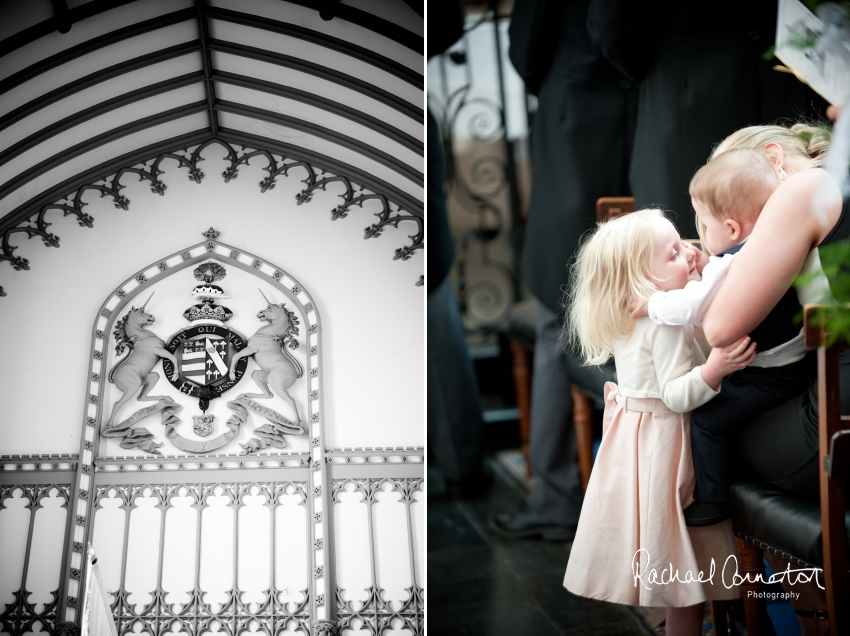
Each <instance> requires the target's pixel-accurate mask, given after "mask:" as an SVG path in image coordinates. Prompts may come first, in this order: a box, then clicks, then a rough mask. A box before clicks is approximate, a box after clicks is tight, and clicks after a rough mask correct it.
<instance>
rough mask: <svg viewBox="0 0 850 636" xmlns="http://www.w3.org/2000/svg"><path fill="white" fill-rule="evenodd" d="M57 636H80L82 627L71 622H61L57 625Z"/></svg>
mask: <svg viewBox="0 0 850 636" xmlns="http://www.w3.org/2000/svg"><path fill="white" fill-rule="evenodd" d="M56 636H80V626H79V625H77V624H76V623H73V622H71V621H60V622H59V624H58V625H56Z"/></svg>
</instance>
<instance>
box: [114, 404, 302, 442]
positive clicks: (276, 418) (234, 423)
mask: <svg viewBox="0 0 850 636" xmlns="http://www.w3.org/2000/svg"><path fill="white" fill-rule="evenodd" d="M227 406H228V408H230V409H231V410H232V411H233V415H231V416H230V419H228V420H227V422H226V423H225V426H227V428H228V429H230V430H228V431H227V432H226V433H222V434H221V435H219V436H218V437H215V438H213V439H210V440H204V441H201V440H193V439H187V438H185V437H183V436H182V435H180V434H179V433H178V432H177V427H178V426H179V425H180V418H179V417H177V413H179V412H180V411H181V410H182V409H183V407H182V406H180V405H179V404H177V403H176V402H175V401H174V400H173V399H172V398H170V397H164V398H162V399H161V400H160V401H159V402H157V403H156V404H154V405H153V406H147V407H145V408H143V409H139V410H138V411H136V412H135V413H133V414H132V415H131V416H130V417H128V418H127V419H126V420H124V421H123V422H121V423H119V424H116V425H115V426H107V427H106V428H104V429H103V436H104V437H111V438H120V439H121V443H120V446H121V448H140V449H142V450H143V451H146V452H148V453H153V454H154V455H161V454H162V453H160V452H159V450H158V449H159V447H160V446H162V443H159V444H157V443H156V442H155V441H154V437H153V433H151V432H150V431H149V430H148V429H146V428H133V426H135V425H136V424H138V423H139V422H140V421H142V420H143V419H145V418H146V417H149V416H151V415H153V414H154V413H157V412H161V417H162V424H163V425H164V426H165V436H166V437H167V438H168V440H169V441H170V442H171V443H172V444H174V445H175V446H176V447H177V448H179V449H181V450H184V451H187V452H190V453H205V452H209V451H213V450H216V449H219V448H221V447H222V446H224V445H225V444H227V443H228V442H230V441H232V440H234V439H236V438H237V437H238V436H239V430H240V429H241V427H242V425H243V424H245V422H247V421H248V411H253V412H254V413H256V414H258V415H261V416H263V417H265V418H266V419H267V420H269V421H268V423H266V424H263V425H262V426H258V427H257V428H256V429H254V433H255V434H256V435H257V437H252V438H251V439H249V440H248V443H247V444H240V446H241V447H242V448H244V449H245V453H246V454H250V453H256V452H257V451H260V450H263V449H265V448H268V447H269V446H274V447H275V448H286V440H285V439H284V435H300V434H301V433H303V432H304V428H303V427H301V426H298V425H296V424H293V423H292V422H291V421H289V420H288V419H286V418H285V417H284V416H283V415H281V414H280V413H278V412H277V411H275V410H274V409H270V408H268V407H267V406H263V405H262V404H259V403H258V402H255V401H254V400H252V399H251V398H249V397H248V396H247V395H246V394H242V395H240V396H239V397H238V398H236V399H235V400H232V401H230V402H228V403H227Z"/></svg>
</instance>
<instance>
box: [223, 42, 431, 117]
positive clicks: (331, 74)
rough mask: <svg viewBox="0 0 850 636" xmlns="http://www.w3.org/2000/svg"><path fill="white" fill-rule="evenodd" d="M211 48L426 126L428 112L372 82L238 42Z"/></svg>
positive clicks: (225, 43) (224, 43)
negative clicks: (373, 102) (350, 94)
mask: <svg viewBox="0 0 850 636" xmlns="http://www.w3.org/2000/svg"><path fill="white" fill-rule="evenodd" d="M209 48H210V50H212V51H219V52H221V53H228V54H230V55H236V56H239V57H245V58H248V59H252V60H259V61H261V62H267V63H268V64H276V65H277V66H284V67H286V68H291V69H293V70H296V71H300V72H302V73H307V74H309V75H315V76H316V77H320V78H322V79H325V80H328V81H329V82H333V83H335V84H339V85H340V86H345V87H346V88H350V89H351V90H353V91H357V92H358V93H362V94H363V95H366V96H368V97H371V98H372V99H377V100H378V101H380V102H383V103H384V104H386V105H387V106H389V107H390V108H392V109H394V110H397V111H399V112H400V113H403V114H404V115H406V116H407V117H410V118H411V119H413V120H414V121H417V122H420V123H424V121H425V111H424V110H423V109H422V108H419V107H418V106H416V105H415V104H411V103H410V102H408V101H407V100H404V99H402V98H400V97H398V96H397V95H393V94H392V93H390V92H388V91H385V90H383V89H380V88H377V87H376V86H375V85H374V84H370V83H369V82H365V81H363V80H361V79H360V78H357V77H353V76H351V75H346V74H345V73H342V72H340V71H336V70H334V69H332V68H328V67H326V66H322V65H320V64H315V63H313V62H308V61H306V60H304V59H302V58H299V57H294V56H292V55H284V54H282V53H274V52H273V51H267V50H266V49H260V48H257V47H254V46H247V45H245V44H237V43H235V42H225V41H223V40H216V39H214V38H213V39H211V40H210V41H209Z"/></svg>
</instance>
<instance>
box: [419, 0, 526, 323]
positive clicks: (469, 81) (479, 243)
mask: <svg viewBox="0 0 850 636" xmlns="http://www.w3.org/2000/svg"><path fill="white" fill-rule="evenodd" d="M499 17H500V16H494V15H493V14H492V12H491V13H488V14H486V15H485V16H484V17H483V18H482V19H481V20H480V21H478V22H477V23H475V24H474V25H472V26H471V27H470V28H469V29H468V30H467V32H468V33H469V32H471V31H476V30H479V29H487V28H492V29H493V32H494V33H493V34H494V36H495V39H496V42H499V37H500V36H499V25H498V22H499ZM471 37H474V35H473V36H471ZM462 42H463V45H462V46H464V47H466V46H467V43H468V38H464V39H463V41H462ZM459 46H461V45H460V44H459ZM494 51H501V47H500V46H496V47H495V48H494ZM494 61H495V60H494ZM437 64H438V67H437V68H436V69H435V70H436V71H438V72H434V73H433V74H431V75H430V77H431V78H436V81H433V82H432V83H431V87H430V89H429V93H428V103H429V109H430V111H431V112H432V113H433V114H434V117H435V118H436V119H437V121H438V122H439V128H440V137H441V142H442V143H441V146H442V148H443V151H444V156H445V166H446V175H447V181H446V190H447V197H448V199H449V205H450V206H451V208H452V209H453V210H457V211H458V212H460V213H461V214H460V215H459V217H460V216H461V215H462V216H464V217H465V218H464V219H463V221H464V224H465V225H466V226H472V227H471V228H470V229H468V230H467V231H465V232H464V234H463V236H462V237H461V238H460V240H459V245H458V248H459V249H458V250H457V261H456V273H457V276H458V285H457V289H458V290H459V296H460V298H459V301H460V308H461V311H462V313H463V314H464V317H465V318H466V321H467V326H470V327H476V328H481V327H485V328H486V327H490V326H493V325H499V324H501V321H502V320H503V319H504V317H505V315H506V313H507V311H508V309H509V308H510V305H511V304H512V303H513V302H514V301H515V300H518V298H519V293H520V287H519V276H518V262H519V258H520V254H519V250H520V246H521V242H520V240H519V238H518V237H519V235H518V232H519V229H518V226H519V225H520V223H519V221H520V217H519V204H518V200H517V187H516V176H515V170H514V164H513V152H514V150H513V147H512V142H511V141H509V140H508V139H507V131H506V126H505V105H504V103H503V100H504V95H505V92H504V89H503V88H502V87H503V86H504V77H503V75H502V66H503V65H502V64H497V65H496V68H497V72H498V77H497V80H498V85H499V87H500V89H501V90H500V91H499V92H495V91H491V90H490V89H489V88H485V87H484V84H485V83H488V84H489V83H490V80H491V78H489V77H488V78H486V79H485V80H484V81H483V82H482V80H481V79H480V78H479V77H477V76H476V75H475V73H474V65H472V64H470V63H469V60H468V56H467V50H466V48H456V49H455V50H453V51H452V52H450V53H447V54H444V55H442V56H440V57H439V58H437ZM449 66H454V67H455V69H453V70H452V71H451V72H449V70H448V67H449ZM460 77H462V78H463V80H461V81H457V78H460ZM450 81H451V82H453V85H452V84H450ZM440 89H442V90H440ZM494 92H495V95H494ZM489 95H493V98H491V97H490V96H489ZM461 139H462V141H461V142H460V143H459V140H461ZM460 146H462V147H464V148H467V149H470V150H465V151H464V152H463V153H461V152H460V151H459V150H458V148H459V147H460ZM463 213H468V216H469V217H472V218H471V219H470V218H468V217H467V214H463ZM421 282H422V283H424V281H421Z"/></svg>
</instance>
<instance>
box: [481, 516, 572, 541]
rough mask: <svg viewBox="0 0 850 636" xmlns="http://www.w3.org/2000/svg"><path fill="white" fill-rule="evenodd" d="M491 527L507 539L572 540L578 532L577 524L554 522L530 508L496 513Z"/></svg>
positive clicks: (491, 519) (491, 521) (492, 518)
mask: <svg viewBox="0 0 850 636" xmlns="http://www.w3.org/2000/svg"><path fill="white" fill-rule="evenodd" d="M490 528H491V529H492V530H493V532H495V533H496V534H498V535H500V536H503V537H505V538H507V539H531V538H534V537H540V538H542V539H544V540H546V541H570V540H572V538H573V537H575V534H576V529H575V526H570V525H563V524H559V523H552V522H551V521H549V520H547V519H545V518H544V517H543V515H541V514H540V513H539V512H537V511H535V510H532V509H530V508H521V509H520V510H517V511H516V512H499V513H496V514H495V515H493V516H492V517H491V518H490Z"/></svg>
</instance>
